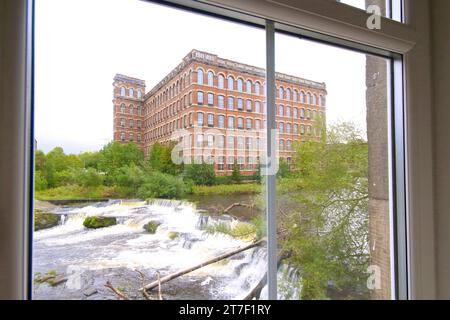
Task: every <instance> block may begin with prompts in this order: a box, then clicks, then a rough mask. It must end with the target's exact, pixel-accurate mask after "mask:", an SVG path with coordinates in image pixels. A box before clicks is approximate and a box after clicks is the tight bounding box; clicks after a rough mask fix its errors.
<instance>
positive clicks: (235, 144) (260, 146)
mask: <svg viewBox="0 0 450 320" xmlns="http://www.w3.org/2000/svg"><path fill="white" fill-rule="evenodd" d="M309 134H311V128H309ZM216 139H217V140H216ZM195 146H196V147H197V148H204V147H208V148H214V150H215V152H221V151H222V150H223V149H228V150H235V149H236V150H254V151H263V150H266V148H265V145H264V143H262V141H261V139H260V138H252V137H239V136H238V137H235V136H227V137H225V136H214V135H212V134H209V135H206V141H205V135H203V134H197V136H196V142H195ZM278 146H279V150H287V151H292V140H284V139H279V140H278ZM185 147H186V148H189V147H191V146H190V145H185Z"/></svg>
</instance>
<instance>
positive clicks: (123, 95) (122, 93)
mask: <svg viewBox="0 0 450 320" xmlns="http://www.w3.org/2000/svg"><path fill="white" fill-rule="evenodd" d="M120 95H121V96H122V97H125V87H122V88H120Z"/></svg>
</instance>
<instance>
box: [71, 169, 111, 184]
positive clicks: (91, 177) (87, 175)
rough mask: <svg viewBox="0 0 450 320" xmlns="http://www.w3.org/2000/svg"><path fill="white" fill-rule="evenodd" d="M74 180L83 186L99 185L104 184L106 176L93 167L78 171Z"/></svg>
mask: <svg viewBox="0 0 450 320" xmlns="http://www.w3.org/2000/svg"><path fill="white" fill-rule="evenodd" d="M74 181H75V182H76V183H77V184H78V185H80V186H83V187H98V186H101V185H102V184H103V181H104V176H103V175H102V174H100V173H99V172H98V171H97V170H95V169H94V168H92V167H91V168H88V169H81V170H78V171H76V172H75V173H74Z"/></svg>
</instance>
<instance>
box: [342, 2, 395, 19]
mask: <svg viewBox="0 0 450 320" xmlns="http://www.w3.org/2000/svg"><path fill="white" fill-rule="evenodd" d="M336 1H337V2H341V3H344V4H347V5H349V6H352V7H356V8H358V9H361V10H365V11H366V10H368V9H369V8H370V13H372V14H374V13H376V14H380V15H381V16H383V17H386V18H390V19H393V20H396V21H399V22H401V21H402V16H401V6H402V0H336Z"/></svg>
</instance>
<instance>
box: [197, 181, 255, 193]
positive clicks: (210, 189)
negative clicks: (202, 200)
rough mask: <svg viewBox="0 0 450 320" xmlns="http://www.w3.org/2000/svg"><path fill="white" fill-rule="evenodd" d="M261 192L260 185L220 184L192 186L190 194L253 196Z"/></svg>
mask: <svg viewBox="0 0 450 320" xmlns="http://www.w3.org/2000/svg"><path fill="white" fill-rule="evenodd" d="M260 192H262V189H261V185H259V184H256V183H244V184H222V185H215V186H193V188H192V194H194V195H199V196H207V195H216V194H220V195H232V194H236V193H239V194H254V193H260Z"/></svg>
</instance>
